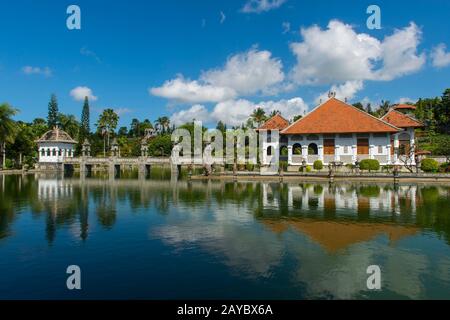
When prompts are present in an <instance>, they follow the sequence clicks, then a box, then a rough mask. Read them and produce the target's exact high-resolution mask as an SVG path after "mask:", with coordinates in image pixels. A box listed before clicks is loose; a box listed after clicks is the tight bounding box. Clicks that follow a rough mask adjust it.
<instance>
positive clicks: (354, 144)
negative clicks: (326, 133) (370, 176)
mask: <svg viewBox="0 0 450 320" xmlns="http://www.w3.org/2000/svg"><path fill="white" fill-rule="evenodd" d="M351 148H352V161H353V162H356V159H357V158H358V138H357V136H356V134H355V133H354V134H353V142H352V146H351Z"/></svg>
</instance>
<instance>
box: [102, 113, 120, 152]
mask: <svg viewBox="0 0 450 320" xmlns="http://www.w3.org/2000/svg"><path fill="white" fill-rule="evenodd" d="M118 122H119V116H118V115H117V113H115V112H114V110H113V109H105V110H103V112H102V114H101V115H100V117H99V119H98V122H97V128H98V130H99V131H100V132H101V133H102V135H103V139H104V141H103V152H104V154H106V147H108V148H109V145H110V136H111V133H113V132H114V130H115V129H116V128H117V123H118Z"/></svg>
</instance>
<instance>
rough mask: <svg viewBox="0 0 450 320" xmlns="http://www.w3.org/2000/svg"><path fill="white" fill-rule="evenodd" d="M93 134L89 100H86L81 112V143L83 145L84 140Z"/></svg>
mask: <svg viewBox="0 0 450 320" xmlns="http://www.w3.org/2000/svg"><path fill="white" fill-rule="evenodd" d="M90 132H91V126H90V107H89V98H88V97H85V98H84V104H83V110H82V112H81V128H80V139H79V140H80V142H81V143H83V141H84V139H85V138H86V137H88V136H89V133H90Z"/></svg>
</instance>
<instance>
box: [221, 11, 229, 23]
mask: <svg viewBox="0 0 450 320" xmlns="http://www.w3.org/2000/svg"><path fill="white" fill-rule="evenodd" d="M226 19H227V16H226V15H225V13H223V11H220V24H223V23H224V22H225V20H226Z"/></svg>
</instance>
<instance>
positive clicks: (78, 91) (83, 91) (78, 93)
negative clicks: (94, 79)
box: [70, 86, 98, 101]
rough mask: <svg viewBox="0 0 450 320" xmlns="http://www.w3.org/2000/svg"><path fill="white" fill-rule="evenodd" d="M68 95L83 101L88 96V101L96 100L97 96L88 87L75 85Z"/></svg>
mask: <svg viewBox="0 0 450 320" xmlns="http://www.w3.org/2000/svg"><path fill="white" fill-rule="evenodd" d="M70 96H71V97H72V98H74V99H75V100H77V101H83V100H84V98H85V97H88V99H89V100H90V101H97V99H98V97H96V96H94V94H93V92H92V90H91V89H90V88H88V87H82V86H80V87H76V88H74V89H72V90H71V91H70Z"/></svg>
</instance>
